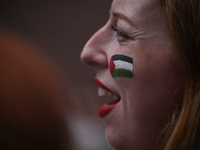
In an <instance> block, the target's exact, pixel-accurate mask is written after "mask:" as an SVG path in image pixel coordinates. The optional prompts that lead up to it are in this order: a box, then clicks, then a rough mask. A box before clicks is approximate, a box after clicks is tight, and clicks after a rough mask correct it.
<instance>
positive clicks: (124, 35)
mask: <svg viewBox="0 0 200 150" xmlns="http://www.w3.org/2000/svg"><path fill="white" fill-rule="evenodd" d="M111 27H112V29H113V31H115V32H116V33H117V36H118V37H119V38H121V39H119V40H120V41H122V40H128V39H131V37H130V36H128V35H127V34H126V33H124V32H122V31H121V30H119V29H117V28H115V27H113V26H111Z"/></svg>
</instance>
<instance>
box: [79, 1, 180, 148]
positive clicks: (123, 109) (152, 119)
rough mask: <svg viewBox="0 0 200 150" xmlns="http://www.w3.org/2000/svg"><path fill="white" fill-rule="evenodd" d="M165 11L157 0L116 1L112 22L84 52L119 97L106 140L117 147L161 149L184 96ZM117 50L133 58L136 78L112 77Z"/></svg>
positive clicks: (85, 60)
mask: <svg viewBox="0 0 200 150" xmlns="http://www.w3.org/2000/svg"><path fill="white" fill-rule="evenodd" d="M161 10H162V9H161V8H160V6H159V3H158V2H157V1H156V0H114V1H113V3H112V6H111V10H110V18H109V20H108V22H107V23H106V25H105V26H103V27H102V28H101V29H100V30H99V31H97V32H96V33H95V34H94V35H93V36H92V37H91V39H90V40H89V41H88V42H87V44H86V45H85V47H84V49H83V51H82V53H81V59H82V61H83V63H85V64H87V65H89V66H91V67H93V68H95V69H96V70H97V75H96V78H97V79H99V80H100V81H101V82H102V83H103V84H104V85H106V86H107V87H108V88H109V89H111V90H112V91H114V92H115V93H117V94H119V95H120V96H121V100H120V102H119V103H118V104H117V105H116V106H115V108H114V109H113V110H112V111H111V112H110V113H109V114H108V115H106V116H105V117H104V118H103V121H104V122H105V124H106V137H107V140H108V142H109V143H110V144H111V145H112V146H113V147H114V148H116V149H119V150H122V149H123V150H124V149H126V150H129V149H134V150H147V149H148V150H151V149H156V150H158V149H162V145H161V144H160V143H162V142H160V141H162V139H160V138H158V135H159V134H160V132H161V131H162V130H163V129H164V127H165V126H166V125H167V124H168V123H169V121H170V119H171V115H172V113H173V112H174V110H175V109H176V108H177V109H178V108H179V106H180V105H181V102H182V99H183V90H182V89H183V84H182V83H183V80H184V79H183V78H184V77H183V70H182V69H181V67H180V66H179V65H177V64H176V63H175V62H176V59H177V57H176V54H175V49H174V47H173V45H172V42H171V40H170V38H169V35H168V32H167V31H166V25H165V22H164V19H163V15H164V13H163V12H161ZM122 14H123V16H125V17H122ZM125 18H129V21H128V20H127V19H125ZM112 26H113V27H114V30H113V28H112ZM116 29H117V30H120V31H117V32H116V31H115V30H116ZM122 33H123V34H122ZM115 54H123V55H127V56H129V57H132V58H133V72H134V75H135V76H134V78H132V79H130V78H123V77H116V78H112V76H111V74H110V71H109V61H110V58H111V57H112V56H113V55H115Z"/></svg>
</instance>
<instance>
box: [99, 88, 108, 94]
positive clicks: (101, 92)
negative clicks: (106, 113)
mask: <svg viewBox="0 0 200 150" xmlns="http://www.w3.org/2000/svg"><path fill="white" fill-rule="evenodd" d="M107 93H108V91H107V90H105V89H102V88H100V87H99V89H98V95H99V96H105V95H107Z"/></svg>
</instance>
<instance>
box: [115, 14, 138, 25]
mask: <svg viewBox="0 0 200 150" xmlns="http://www.w3.org/2000/svg"><path fill="white" fill-rule="evenodd" d="M112 14H113V16H114V17H116V18H120V19H122V20H125V21H126V22H128V23H129V24H131V25H132V26H135V27H138V26H137V25H136V24H135V23H133V22H132V21H131V19H129V18H128V17H127V16H125V15H124V14H121V13H116V12H113V13H112Z"/></svg>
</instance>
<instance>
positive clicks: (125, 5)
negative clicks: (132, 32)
mask: <svg viewBox="0 0 200 150" xmlns="http://www.w3.org/2000/svg"><path fill="white" fill-rule="evenodd" d="M111 12H117V13H122V14H124V15H126V16H127V17H129V18H130V19H131V20H132V21H134V22H135V23H137V24H141V23H144V22H146V23H149V21H150V22H151V23H153V22H157V21H158V19H159V20H160V16H161V13H160V5H159V2H158V0H113V3H112V7H111Z"/></svg>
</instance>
